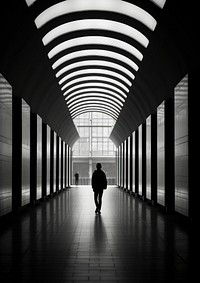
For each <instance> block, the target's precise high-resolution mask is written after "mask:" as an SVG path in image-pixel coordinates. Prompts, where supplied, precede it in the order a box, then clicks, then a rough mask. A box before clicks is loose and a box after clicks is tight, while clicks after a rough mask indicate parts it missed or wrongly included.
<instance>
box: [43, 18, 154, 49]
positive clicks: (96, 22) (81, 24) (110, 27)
mask: <svg viewBox="0 0 200 283" xmlns="http://www.w3.org/2000/svg"><path fill="white" fill-rule="evenodd" d="M84 30H98V31H99V30H104V31H111V32H115V33H120V34H123V35H126V36H127V37H130V38H132V39H133V40H135V41H137V42H138V43H140V44H141V45H142V46H144V47H147V46H148V44H149V40H148V38H147V37H146V36H145V35H144V34H143V33H141V32H140V31H138V30H137V29H135V28H133V27H131V26H129V25H127V24H124V23H120V22H117V21H114V20H107V19H82V20H76V21H71V22H68V23H65V24H62V25H60V26H57V27H56V28H54V29H52V30H50V31H49V32H48V33H47V34H45V36H44V37H43V39H42V41H43V43H44V45H47V44H49V43H50V42H52V41H53V40H54V39H56V38H58V37H60V36H62V35H66V34H68V33H70V32H75V31H84Z"/></svg>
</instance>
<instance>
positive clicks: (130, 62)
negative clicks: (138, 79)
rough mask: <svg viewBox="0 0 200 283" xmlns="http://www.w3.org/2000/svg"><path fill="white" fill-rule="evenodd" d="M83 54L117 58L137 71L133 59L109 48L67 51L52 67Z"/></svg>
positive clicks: (54, 67)
mask: <svg viewBox="0 0 200 283" xmlns="http://www.w3.org/2000/svg"><path fill="white" fill-rule="evenodd" d="M84 56H99V57H103V58H105V57H106V58H113V59H114V60H118V61H119V62H122V65H123V63H125V64H126V65H128V66H129V67H130V68H131V69H132V70H133V71H138V69H139V67H138V66H137V64H136V63H134V62H133V60H131V59H129V58H128V57H126V56H124V55H122V54H120V53H117V52H114V51H110V50H106V49H105V50H104V49H85V50H79V51H74V52H71V53H68V54H67V55H64V56H62V57H60V58H59V59H58V60H56V62H54V63H53V65H52V68H53V69H56V68H58V67H59V66H60V65H61V64H64V63H66V64H67V63H68V61H69V60H73V59H77V58H79V57H84Z"/></svg>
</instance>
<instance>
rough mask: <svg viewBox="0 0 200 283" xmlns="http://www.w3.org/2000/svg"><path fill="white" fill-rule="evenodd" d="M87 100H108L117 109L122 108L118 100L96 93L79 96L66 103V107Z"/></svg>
mask: <svg viewBox="0 0 200 283" xmlns="http://www.w3.org/2000/svg"><path fill="white" fill-rule="evenodd" d="M89 99H91V100H94V99H96V100H102V99H104V100H109V101H112V102H114V103H116V104H117V105H118V106H119V107H120V106H123V103H122V102H121V101H120V100H118V99H116V98H114V97H112V96H110V95H105V94H98V93H91V94H90V93H87V94H85V95H84V96H81V95H79V96H77V97H75V98H74V100H73V101H68V102H67V105H68V107H71V106H73V105H75V104H76V103H79V102H84V101H88V100H89Z"/></svg>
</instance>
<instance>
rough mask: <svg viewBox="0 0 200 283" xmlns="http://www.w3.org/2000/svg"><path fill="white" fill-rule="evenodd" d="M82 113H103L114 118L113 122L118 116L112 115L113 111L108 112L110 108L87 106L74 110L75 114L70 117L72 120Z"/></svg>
mask: <svg viewBox="0 0 200 283" xmlns="http://www.w3.org/2000/svg"><path fill="white" fill-rule="evenodd" d="M83 111H85V112H98V111H99V112H100V111H101V112H104V113H107V114H108V115H109V116H111V117H112V118H114V119H115V120H117V117H118V114H116V113H114V112H113V110H110V108H108V107H104V106H99V105H98V106H96V107H95V106H87V107H84V108H81V109H79V110H76V112H75V111H74V112H73V113H72V114H71V115H72V118H73V119H74V118H75V117H77V116H78V115H80V113H82V112H83Z"/></svg>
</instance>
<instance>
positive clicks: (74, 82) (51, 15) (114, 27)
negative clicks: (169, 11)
mask: <svg viewBox="0 0 200 283" xmlns="http://www.w3.org/2000/svg"><path fill="white" fill-rule="evenodd" d="M149 1H150V0H149ZM39 2H40V0H26V3H27V5H28V6H29V7H30V6H32V5H36V3H39ZM49 2H50V3H52V2H53V1H49ZM54 2H55V3H54V4H53V5H50V6H48V7H45V8H44V9H43V10H42V11H41V10H40V12H39V13H38V15H36V17H35V25H36V27H37V29H38V30H43V37H42V42H43V45H44V47H45V50H46V52H47V56H48V57H49V60H51V65H52V69H53V71H54V72H55V76H56V78H57V80H58V84H59V87H60V90H61V92H62V95H63V96H64V98H65V102H66V104H67V106H68V109H69V112H70V114H71V117H72V119H74V118H76V117H77V116H78V115H80V114H83V113H86V112H93V111H97V112H102V113H105V114H108V115H109V116H111V117H112V118H113V119H114V120H117V119H118V116H119V114H120V112H121V110H122V108H123V105H124V103H125V101H126V99H127V97H128V95H129V93H130V89H131V87H132V85H133V84H134V80H135V77H136V76H137V72H138V70H139V68H140V65H141V62H142V60H143V51H144V50H145V49H146V48H148V45H149V39H148V37H147V36H146V35H145V34H144V33H143V32H142V29H141V30H140V29H139V27H140V26H141V27H145V28H146V29H148V30H149V31H150V32H153V31H154V30H155V28H156V25H157V21H156V20H155V18H154V17H153V16H152V15H151V14H150V13H149V12H147V11H146V10H144V9H143V8H142V7H139V6H138V5H136V4H133V3H132V2H134V1H122V0H66V1H61V2H58V1H54ZM150 2H152V3H154V4H155V5H157V6H159V8H161V9H162V8H163V7H164V4H165V0H154V1H153V0H152V1H150ZM137 3H138V1H137ZM58 19H59V20H58ZM137 23H139V24H137Z"/></svg>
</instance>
